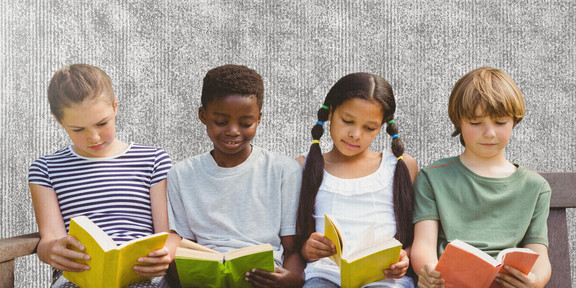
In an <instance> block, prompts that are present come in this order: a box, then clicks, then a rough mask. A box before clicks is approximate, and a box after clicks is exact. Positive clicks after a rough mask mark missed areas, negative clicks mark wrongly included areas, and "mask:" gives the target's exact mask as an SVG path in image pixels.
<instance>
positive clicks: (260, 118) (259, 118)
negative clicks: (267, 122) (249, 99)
mask: <svg viewBox="0 0 576 288" xmlns="http://www.w3.org/2000/svg"><path fill="white" fill-rule="evenodd" d="M260 121H262V111H260V114H259V115H258V124H260Z"/></svg>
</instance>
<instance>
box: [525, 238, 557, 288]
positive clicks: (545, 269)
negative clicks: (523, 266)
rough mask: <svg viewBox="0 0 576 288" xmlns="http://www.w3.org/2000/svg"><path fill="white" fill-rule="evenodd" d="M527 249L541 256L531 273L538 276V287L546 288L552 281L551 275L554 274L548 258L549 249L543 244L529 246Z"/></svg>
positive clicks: (526, 246)
mask: <svg viewBox="0 0 576 288" xmlns="http://www.w3.org/2000/svg"><path fill="white" fill-rule="evenodd" d="M524 247H525V248H530V249H532V250H534V251H535V252H536V253H538V254H539V255H540V257H538V259H537V260H536V263H535V264H534V267H532V271H531V273H533V274H534V275H536V278H537V282H538V283H536V287H544V286H546V284H547V283H548V281H550V275H551V274H552V267H551V265H550V259H549V258H548V248H547V247H546V246H544V245H542V244H527V245H525V246H524Z"/></svg>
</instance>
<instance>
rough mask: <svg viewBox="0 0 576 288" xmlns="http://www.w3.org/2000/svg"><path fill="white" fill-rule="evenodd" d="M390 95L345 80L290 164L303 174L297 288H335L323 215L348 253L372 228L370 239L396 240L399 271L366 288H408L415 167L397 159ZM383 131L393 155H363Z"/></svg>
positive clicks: (373, 78) (359, 76)
mask: <svg viewBox="0 0 576 288" xmlns="http://www.w3.org/2000/svg"><path fill="white" fill-rule="evenodd" d="M395 110H396V103H395V100H394V94H393V93H392V88H391V87H390V84H388V82H386V80H384V79H382V77H380V76H378V75H373V74H367V73H354V74H350V75H347V76H344V77H343V78H341V79H340V80H338V82H336V84H334V86H333V87H332V88H331V89H330V91H329V92H328V95H327V96H326V99H325V100H324V104H323V105H322V107H321V108H320V109H319V110H318V122H317V123H316V125H315V126H314V127H313V128H312V138H313V141H312V146H311V147H310V152H309V153H308V155H304V156H301V157H299V158H297V160H298V161H299V162H300V164H301V165H303V166H304V172H303V179H302V190H301V193H300V201H299V207H298V218H297V227H296V234H297V237H298V240H299V243H300V245H301V253H302V256H303V257H304V258H305V259H306V260H307V261H308V264H307V267H306V281H307V282H306V284H305V285H304V287H339V286H340V270H339V268H338V266H337V265H336V264H335V263H334V262H332V261H331V260H330V259H329V258H327V257H328V256H331V255H333V254H335V253H336V250H335V247H334V244H333V243H332V242H331V241H330V240H329V239H328V238H326V237H325V236H324V235H323V234H321V232H323V231H324V214H330V215H332V216H334V217H335V218H336V219H337V221H338V222H339V223H340V224H341V226H342V228H343V229H344V233H345V234H346V237H347V241H348V240H350V242H349V243H351V244H350V245H351V246H354V242H355V241H358V237H359V236H360V235H363V234H364V231H366V230H367V229H369V227H370V226H372V225H373V227H374V228H375V231H374V232H375V235H374V236H375V237H381V236H384V235H395V237H396V238H397V239H398V240H399V241H400V242H402V243H403V245H404V247H403V250H402V252H401V255H400V260H399V262H398V263H396V264H393V265H392V266H391V267H390V269H387V270H384V271H382V273H383V274H384V276H386V277H387V279H384V280H381V281H378V282H375V283H371V284H369V286H370V287H374V286H379V287H414V282H413V280H412V279H411V278H410V277H408V276H406V272H407V271H408V268H409V260H408V259H409V258H408V256H409V254H410V248H409V247H410V244H411V242H412V234H413V227H412V205H413V204H412V197H413V196H412V194H413V190H412V183H413V181H414V179H415V177H416V174H417V173H418V168H417V164H416V161H415V160H414V158H412V157H411V156H410V155H407V154H404V144H403V143H402V140H401V138H400V137H399V136H398V127H397V124H396V123H395V122H394V112H395ZM326 121H330V136H331V138H332V142H333V146H332V150H330V151H329V152H327V153H325V154H322V151H321V149H320V140H321V137H322V134H323V133H324V128H323V125H324V122H326ZM382 125H387V127H386V132H387V133H388V134H389V135H390V137H391V139H392V148H391V149H386V150H385V151H383V152H381V153H379V152H375V151H372V150H370V149H369V146H370V145H371V143H372V141H373V140H374V137H376V135H378V133H379V131H380V128H381V127H382Z"/></svg>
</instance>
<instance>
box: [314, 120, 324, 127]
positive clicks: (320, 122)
mask: <svg viewBox="0 0 576 288" xmlns="http://www.w3.org/2000/svg"><path fill="white" fill-rule="evenodd" d="M316 124H318V125H320V126H322V125H324V122H322V121H318V122H316Z"/></svg>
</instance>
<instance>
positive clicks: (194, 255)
mask: <svg viewBox="0 0 576 288" xmlns="http://www.w3.org/2000/svg"><path fill="white" fill-rule="evenodd" d="M175 258H191V259H202V260H210V261H217V262H220V263H224V254H222V253H219V252H216V253H213V252H206V251H200V250H194V249H188V248H183V247H178V248H176V255H175Z"/></svg>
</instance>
